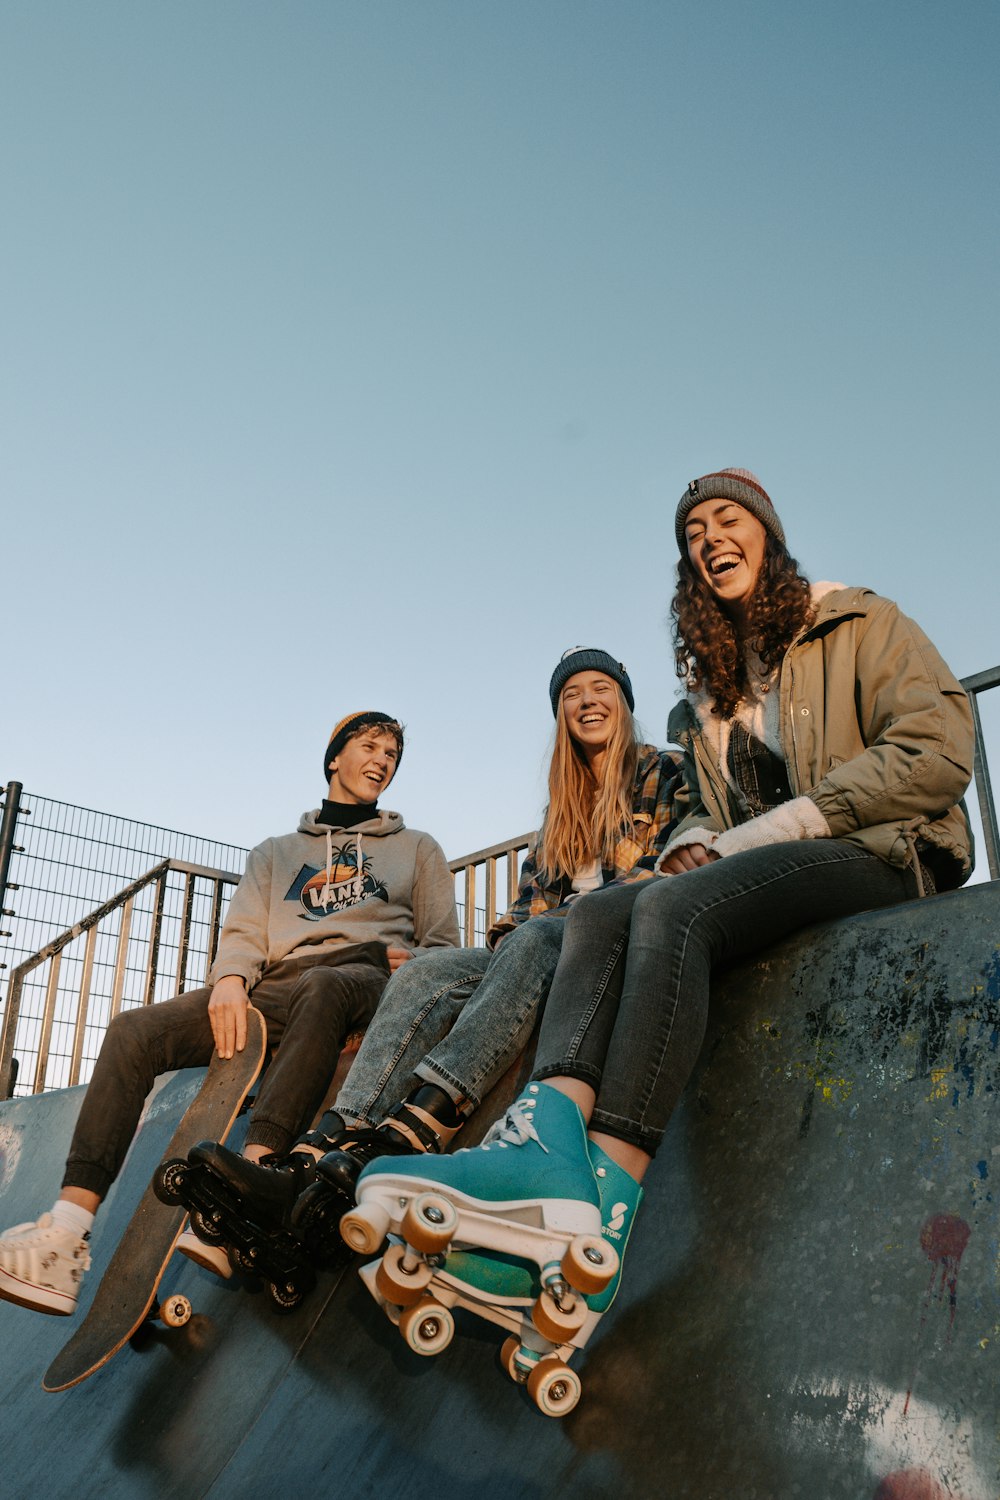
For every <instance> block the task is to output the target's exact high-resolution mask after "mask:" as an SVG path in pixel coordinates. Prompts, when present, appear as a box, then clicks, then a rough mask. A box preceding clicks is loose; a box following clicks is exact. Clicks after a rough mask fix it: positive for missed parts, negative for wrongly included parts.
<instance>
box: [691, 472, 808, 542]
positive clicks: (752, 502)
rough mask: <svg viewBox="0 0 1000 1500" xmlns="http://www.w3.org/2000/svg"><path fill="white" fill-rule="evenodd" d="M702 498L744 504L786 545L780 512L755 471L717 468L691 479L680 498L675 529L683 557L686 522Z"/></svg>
mask: <svg viewBox="0 0 1000 1500" xmlns="http://www.w3.org/2000/svg"><path fill="white" fill-rule="evenodd" d="M702 500H735V501H736V504H737V505H742V507H743V509H744V510H748V511H749V512H750V513H751V515H754V516H756V517H757V519H758V521H759V522H760V523H761V525H762V526H764V527H765V528H766V529H767V530H768V531H769V532H770V533H771V535H772V536H773V537H775V538H776V540H777V541H779V542H780V543H781V545H782V546H784V545H785V533H784V530H783V528H782V525H781V522H780V521H779V520H778V512H777V511H776V510H775V508H774V506H773V505H772V504H771V497H770V495H769V494H768V493H767V490H765V488H764V486H763V485H762V484H761V482H760V480H759V479H758V478H757V476H756V474H751V472H750V470H749V469H717V470H716V472H715V473H714V474H703V475H702V477H701V478H700V479H692V481H691V483H690V484H689V485H688V487H687V489H686V490H685V491H684V493H683V495H682V496H681V498H680V504H679V505H678V507H677V517H676V520H675V521H674V532H675V534H676V536H677V546H678V548H679V549H680V554H681V556H682V557H686V556H687V542H686V541H685V539H684V523H685V521H686V520H687V518H688V513H689V512H690V511H692V510H693V509H694V507H695V506H696V505H700V504H701V502H702Z"/></svg>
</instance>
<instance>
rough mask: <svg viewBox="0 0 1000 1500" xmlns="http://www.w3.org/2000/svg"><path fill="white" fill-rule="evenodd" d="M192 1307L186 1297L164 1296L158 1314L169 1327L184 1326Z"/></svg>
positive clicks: (161, 1320)
mask: <svg viewBox="0 0 1000 1500" xmlns="http://www.w3.org/2000/svg"><path fill="white" fill-rule="evenodd" d="M192 1310H193V1309H192V1307H191V1304H190V1302H189V1301H188V1299H187V1298H186V1297H179V1296H176V1295H175V1296H173V1297H164V1299H163V1301H162V1302H161V1303H160V1306H159V1311H158V1316H159V1319H160V1322H161V1323H163V1324H164V1325H165V1326H166V1327H167V1328H183V1327H184V1324H185V1323H186V1322H187V1321H188V1319H189V1318H190V1316H191V1313H192Z"/></svg>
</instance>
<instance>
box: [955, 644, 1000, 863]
mask: <svg viewBox="0 0 1000 1500" xmlns="http://www.w3.org/2000/svg"><path fill="white" fill-rule="evenodd" d="M962 686H963V687H964V688H965V691H966V692H967V693H968V695H969V704H970V706H971V708H972V724H973V728H974V730H975V736H976V743H975V750H974V751H973V757H974V758H973V773H974V775H975V781H976V792H977V794H978V797H979V813H980V816H981V818H982V820H983V841H984V843H985V844H986V862H987V864H988V865H989V869H990V875H991V877H992V879H994V880H997V879H1000V830H998V828H997V809H996V803H995V802H994V800H993V787H992V785H991V783H990V768H989V766H988V765H987V763H986V741H985V739H984V737H983V722H982V720H981V719H980V717H979V694H980V693H982V692H985V691H986V690H987V688H993V687H1000V667H993V668H991V669H990V670H988V671H986V672H976V673H974V675H973V676H972V677H963V678H962Z"/></svg>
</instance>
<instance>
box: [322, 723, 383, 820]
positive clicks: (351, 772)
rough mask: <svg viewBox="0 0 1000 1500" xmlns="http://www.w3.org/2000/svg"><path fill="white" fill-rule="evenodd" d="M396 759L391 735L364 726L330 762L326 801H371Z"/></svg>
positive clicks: (380, 789) (379, 789)
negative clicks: (328, 798) (327, 797)
mask: <svg viewBox="0 0 1000 1500" xmlns="http://www.w3.org/2000/svg"><path fill="white" fill-rule="evenodd" d="M398 760H399V750H398V748H397V746H396V740H395V736H394V735H391V734H386V733H385V732H381V733H380V732H379V730H377V729H372V730H365V731H364V732H363V733H361V734H358V735H355V737H354V739H352V740H348V741H347V744H346V745H345V746H344V748H343V750H341V752H340V754H339V755H338V756H337V757H336V759H335V760H332V761H331V762H330V801H331V802H349V803H354V804H357V803H359V802H374V801H376V799H377V798H378V795H379V792H381V791H384V790H385V788H386V787H387V786H388V785H389V782H390V781H391V780H392V778H393V775H394V774H395V771H396V762H397V761H398Z"/></svg>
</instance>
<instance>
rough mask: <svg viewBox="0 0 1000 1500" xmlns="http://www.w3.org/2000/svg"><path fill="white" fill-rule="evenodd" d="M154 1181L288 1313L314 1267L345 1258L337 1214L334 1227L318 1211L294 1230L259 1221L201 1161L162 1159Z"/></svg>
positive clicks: (309, 1283)
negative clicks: (311, 1219) (261, 1284)
mask: <svg viewBox="0 0 1000 1500" xmlns="http://www.w3.org/2000/svg"><path fill="white" fill-rule="evenodd" d="M153 1186H154V1191H155V1192H156V1193H157V1194H158V1196H159V1197H160V1198H161V1200H162V1201H163V1202H165V1203H173V1204H178V1203H179V1204H182V1205H183V1206H184V1207H185V1208H186V1209H187V1210H188V1212H189V1213H190V1215H191V1228H192V1229H193V1230H194V1232H195V1234H196V1235H197V1236H198V1238H199V1239H202V1240H204V1241H205V1243H206V1244H209V1245H219V1246H222V1247H223V1248H224V1249H225V1250H226V1252H227V1254H228V1256H229V1263H230V1265H231V1266H232V1267H233V1269H234V1271H237V1272H238V1273H240V1274H241V1275H243V1276H247V1277H249V1278H251V1279H253V1280H255V1281H261V1282H263V1284H264V1286H265V1289H266V1291H267V1294H268V1296H269V1297H270V1299H271V1301H272V1302H273V1303H274V1305H275V1307H277V1308H278V1309H279V1310H280V1311H282V1312H291V1310H292V1309H293V1308H295V1307H297V1306H298V1304H299V1303H300V1302H301V1301H302V1299H303V1297H305V1296H306V1295H307V1293H308V1292H310V1291H312V1289H313V1287H314V1286H315V1284H316V1268H317V1267H319V1268H322V1269H333V1268H334V1267H336V1266H342V1265H344V1264H345V1263H346V1261H347V1260H348V1259H349V1255H350V1252H349V1251H348V1250H347V1247H346V1246H345V1244H344V1242H343V1240H342V1239H341V1238H340V1236H339V1234H338V1233H337V1229H336V1225H337V1223H338V1222H339V1218H340V1214H339V1213H337V1214H336V1215H335V1218H334V1223H333V1225H332V1230H331V1228H330V1226H327V1225H325V1224H324V1222H323V1221H322V1219H320V1218H317V1217H316V1216H314V1220H315V1222H313V1223H312V1224H311V1225H310V1227H309V1228H307V1229H305V1231H303V1229H301V1228H297V1229H296V1232H295V1233H291V1232H290V1231H289V1230H287V1229H284V1228H275V1227H274V1225H271V1224H265V1223H259V1222H257V1221H256V1220H255V1219H254V1218H253V1216H252V1210H251V1209H250V1207H249V1205H248V1204H247V1203H246V1202H245V1201H244V1200H243V1199H242V1198H240V1196H239V1194H238V1193H236V1192H235V1191H234V1190H233V1189H232V1188H231V1187H230V1186H229V1184H228V1183H226V1182H225V1181H224V1180H223V1179H222V1178H221V1177H220V1176H219V1175H218V1174H217V1173H216V1172H213V1171H212V1168H211V1167H210V1166H209V1165H207V1164H206V1163H204V1162H199V1161H191V1160H186V1161H185V1160H181V1159H179V1158H178V1159H174V1160H167V1161H164V1162H163V1164H162V1165H161V1166H160V1167H159V1168H158V1169H157V1172H156V1174H155V1176H154V1178H153ZM346 1206H347V1205H346V1204H344V1205H343V1206H342V1208H341V1212H342V1211H343V1207H346Z"/></svg>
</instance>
